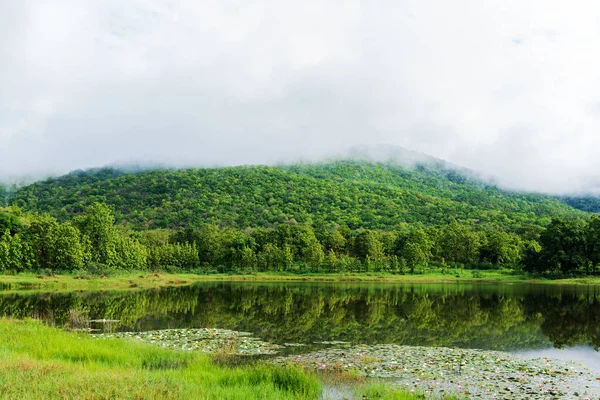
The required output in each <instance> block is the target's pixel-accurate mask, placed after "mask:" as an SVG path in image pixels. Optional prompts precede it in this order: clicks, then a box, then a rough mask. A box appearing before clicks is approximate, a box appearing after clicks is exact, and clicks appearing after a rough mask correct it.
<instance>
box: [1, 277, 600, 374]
mask: <svg viewBox="0 0 600 400" xmlns="http://www.w3.org/2000/svg"><path fill="white" fill-rule="evenodd" d="M72 310H75V311H76V314H80V315H85V316H86V317H87V318H89V319H103V318H104V319H109V320H119V322H118V323H113V324H112V326H111V328H112V329H116V330H119V331H143V330H153V329H165V328H201V327H211V328H225V329H233V330H239V331H246V332H251V333H252V334H253V335H254V336H256V337H258V338H260V339H262V340H265V341H271V342H274V343H278V344H284V343H303V344H308V346H303V347H288V348H287V350H286V351H288V352H307V351H309V350H313V349H318V348H320V347H323V346H327V344H326V343H317V342H331V341H344V342H350V343H354V344H379V343H393V344H399V345H415V346H445V347H460V348H474V349H485V350H505V351H513V352H519V353H522V352H529V353H528V354H533V355H535V356H540V355H549V353H550V352H551V351H550V350H549V349H552V348H571V347H574V346H577V347H576V350H573V349H571V350H570V351H571V352H573V351H577V354H574V353H566V352H562V353H560V352H559V353H557V354H562V355H563V356H565V357H570V356H569V354H571V355H573V357H575V355H577V356H578V357H583V358H588V359H589V360H591V363H592V364H593V363H594V360H598V359H599V358H600V357H598V354H597V353H596V351H595V349H597V348H598V346H600V287H599V286H554V285H552V286H551V285H531V284H529V285H528V284H511V285H507V284H464V285H463V284H345V283H318V284H317V283H237V282H218V283H217V282H206V283H199V284H195V285H192V286H187V287H171V288H161V289H152V290H144V291H120V292H68V293H30V292H4V293H3V292H2V291H0V316H7V317H13V318H27V317H35V318H40V319H43V320H45V321H47V322H49V323H52V324H56V325H59V326H60V325H63V324H66V323H67V322H68V321H69V319H70V318H71V316H72V315H73V314H72V313H70V312H71V311H72ZM100 325H102V324H100ZM531 352H533V353H531ZM582 354H583V355H582ZM550 355H551V356H555V355H553V354H550ZM596 363H597V361H596ZM596 365H597V364H596Z"/></svg>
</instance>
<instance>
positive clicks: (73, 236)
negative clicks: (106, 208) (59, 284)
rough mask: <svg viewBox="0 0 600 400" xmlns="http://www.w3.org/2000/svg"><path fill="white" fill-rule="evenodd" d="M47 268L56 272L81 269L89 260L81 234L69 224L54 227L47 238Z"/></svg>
mask: <svg viewBox="0 0 600 400" xmlns="http://www.w3.org/2000/svg"><path fill="white" fill-rule="evenodd" d="M47 240H48V243H47V248H48V259H47V265H46V266H47V267H49V268H52V269H58V270H74V269H79V268H82V267H83V266H84V265H85V264H86V263H87V262H88V261H89V259H90V256H91V255H90V254H89V253H88V251H87V250H88V249H87V248H86V246H84V244H83V243H82V240H81V233H80V232H79V230H78V229H77V228H75V227H74V226H73V225H72V224H71V223H69V222H65V223H64V224H61V225H54V226H52V228H51V231H50V232H49V233H48V237H47Z"/></svg>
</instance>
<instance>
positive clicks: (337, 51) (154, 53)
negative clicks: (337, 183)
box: [0, 0, 600, 192]
mask: <svg viewBox="0 0 600 400" xmlns="http://www.w3.org/2000/svg"><path fill="white" fill-rule="evenodd" d="M598 21H600V3H598V2H597V1H579V0H573V1H570V2H567V1H564V0H562V1H554V0H495V1H487V0H454V1H444V0H437V1H432V0H389V1H388V0H372V1H354V0H341V1H337V0H327V1H324V0H315V1H312V0H300V1H295V0H286V1H276V0H274V1H261V0H257V1H228V0H215V1H208V0H204V1H202V0H200V1H197V0H189V1H183V0H102V1H100V0H86V1H81V0H53V1H45V0H4V1H0V178H1V177H9V176H12V177H14V176H22V175H25V174H34V175H35V174H40V173H48V172H51V173H55V174H56V173H63V172H67V171H70V170H74V169H80V168H82V169H83V168H90V167H97V166H103V165H106V164H110V163H123V162H132V161H136V162H158V163H166V164H175V165H198V166H207V165H237V164H248V163H273V162H278V161H282V160H284V161H285V160H294V159H298V158H299V157H304V158H311V157H315V156H320V155H325V154H330V153H335V152H338V151H340V150H342V149H345V148H348V147H350V146H354V145H372V144H380V143H386V144H391V145H398V146H404V147H407V148H410V149H414V150H417V151H421V152H424V153H428V154H431V155H434V156H436V157H440V158H443V159H446V160H448V161H451V162H453V163H455V164H459V165H463V166H466V167H469V168H472V169H476V170H478V171H481V172H483V173H486V174H492V175H495V176H497V177H498V178H499V180H500V182H502V183H503V184H505V185H508V186H510V187H513V188H524V189H529V190H539V191H553V192H569V191H577V190H582V188H584V187H585V184H587V183H588V182H589V181H593V180H596V179H599V178H600V156H599V155H600V129H599V128H600V24H599V23H598Z"/></svg>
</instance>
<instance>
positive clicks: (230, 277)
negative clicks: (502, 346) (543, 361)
mask: <svg viewBox="0 0 600 400" xmlns="http://www.w3.org/2000/svg"><path fill="white" fill-rule="evenodd" d="M198 281H256V282H267V281H269V282H381V283H385V282H389V283H394V282H395V283H460V282H463V283H517V282H521V283H545V284H571V285H572V284H584V285H593V284H600V277H582V278H569V279H542V278H532V277H530V276H527V275H522V274H514V273H511V272H510V271H505V270H486V271H477V270H460V271H458V272H456V271H455V272H453V273H451V274H448V273H446V274H444V273H442V272H428V273H424V274H415V275H394V274H387V273H360V274H358V273H353V274H343V273H333V274H327V273H307V274H299V273H286V272H281V273H272V272H271V273H254V274H211V275H198V274H183V273H178V274H171V273H148V272H139V271H138V272H135V271H134V272H120V273H117V274H114V275H110V276H108V277H105V276H82V275H81V274H65V275H51V276H46V275H39V274H35V273H21V274H17V275H0V289H4V290H11V289H13V290H22V289H30V290H38V289H39V290H50V291H61V290H121V289H134V288H139V289H151V288H157V287H164V286H178V285H188V284H191V283H194V282H198Z"/></svg>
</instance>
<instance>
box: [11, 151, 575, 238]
mask: <svg viewBox="0 0 600 400" xmlns="http://www.w3.org/2000/svg"><path fill="white" fill-rule="evenodd" d="M407 154H408V155H410V156H411V159H410V164H412V166H406V163H403V162H402V160H401V159H399V158H393V157H386V161H383V162H377V161H372V160H371V159H369V157H356V158H355V159H350V160H338V161H330V162H324V163H315V164H297V165H287V166H241V167H228V168H201V169H181V170H169V169H160V170H149V171H134V172H128V171H125V170H120V169H113V168H103V169H96V170H89V171H76V172H72V173H70V174H68V175H65V176H61V177H59V178H52V179H48V180H45V181H40V182H37V183H34V184H32V185H29V186H25V187H22V188H20V189H18V190H17V191H16V193H14V194H13V195H12V196H11V197H10V199H9V203H10V204H11V205H16V206H18V207H21V208H22V209H24V210H26V211H35V212H48V213H50V214H51V215H53V216H55V217H57V218H59V219H60V220H67V219H70V218H71V217H72V216H73V215H77V214H79V213H81V212H82V210H83V209H84V208H85V207H86V206H87V205H89V204H91V203H93V202H103V203H106V204H109V205H110V206H112V207H113V208H114V210H115V215H116V218H117V221H118V222H120V223H124V224H125V223H126V224H129V225H130V226H132V227H133V228H135V229H149V228H178V227H182V226H186V225H201V224H204V223H216V224H219V225H221V226H234V227H238V228H245V227H258V226H273V225H277V224H279V223H283V222H290V221H292V222H293V221H296V222H298V223H303V222H310V223H313V224H320V223H329V222H334V223H338V224H345V225H347V226H348V227H349V228H351V229H356V228H373V229H392V228H395V227H398V226H400V225H402V224H403V223H411V224H415V223H418V224H422V225H425V226H432V225H443V224H446V223H448V222H450V221H452V220H454V219H455V220H458V221H463V222H465V221H466V222H468V223H472V224H475V225H476V226H479V227H486V226H490V225H494V226H499V227H501V228H502V229H504V230H511V231H519V230H521V229H524V228H525V229H530V228H531V227H532V226H545V225H546V224H547V223H548V222H549V221H550V219H551V218H552V217H554V216H562V217H570V216H581V215H584V214H585V213H584V212H582V211H578V210H576V209H574V208H572V207H571V206H569V205H568V204H566V203H565V202H563V201H561V200H559V199H557V198H554V197H552V196H546V195H539V194H530V193H517V192H510V191H505V190H501V189H499V188H498V187H496V186H495V185H493V184H490V183H486V182H485V181H483V180H480V179H478V178H477V177H476V176H475V174H473V173H472V172H470V171H468V170H465V169H460V168H457V167H455V166H452V165H450V164H448V163H445V162H443V161H440V160H436V159H433V158H431V157H417V156H415V155H418V153H413V152H408V151H405V153H403V154H401V156H402V157H406V155H407ZM402 157H400V158H402Z"/></svg>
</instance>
